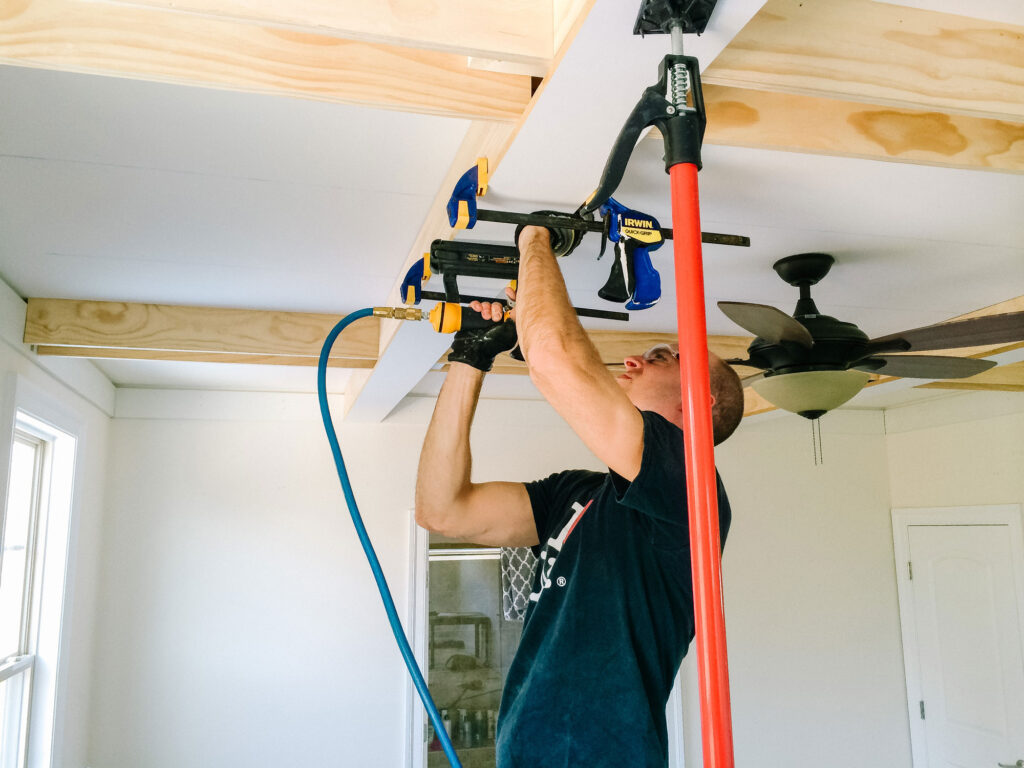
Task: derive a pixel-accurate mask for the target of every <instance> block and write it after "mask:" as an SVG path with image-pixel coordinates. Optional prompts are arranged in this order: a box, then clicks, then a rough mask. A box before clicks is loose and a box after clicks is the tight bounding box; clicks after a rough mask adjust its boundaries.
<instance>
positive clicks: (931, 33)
mask: <svg viewBox="0 0 1024 768" xmlns="http://www.w3.org/2000/svg"><path fill="white" fill-rule="evenodd" d="M702 79H703V81H704V82H705V83H708V84H715V85H728V86H733V87H740V88H753V89H758V90H769V91H781V92H787V93H796V94H804V95H809V96H823V97H827V98H834V99H842V100H847V101H854V102H865V103H869V104H880V105H890V106H895V107H899V108H906V109H924V110H934V111H938V112H942V113H949V114H962V115H972V116H975V117H984V118H990V119H995V120H1004V121H1007V122H1021V121H1024V27H1014V26H1009V25H1001V24H997V23H995V22H990V21H982V20H978V19H971V18H968V17H966V16H954V15H951V14H943V13H935V12H932V11H923V10H918V9H914V8H905V7H901V6H897V5H890V4H887V3H878V2H873V1H872V0H813V2H807V1H805V0H769V2H767V3H766V4H765V6H764V7H763V8H762V9H761V11H760V12H758V14H757V15H756V16H754V18H753V19H752V20H751V21H750V22H749V23H748V24H747V26H746V27H744V28H743V30H742V31H741V32H740V33H739V34H738V35H737V36H736V37H735V38H734V39H733V40H732V42H731V43H730V44H729V46H728V47H727V48H726V49H725V50H724V51H723V52H722V53H721V54H720V55H719V56H718V58H717V59H715V60H714V61H713V62H711V64H710V65H709V66H708V67H707V69H706V70H705V71H704V73H703V75H702Z"/></svg>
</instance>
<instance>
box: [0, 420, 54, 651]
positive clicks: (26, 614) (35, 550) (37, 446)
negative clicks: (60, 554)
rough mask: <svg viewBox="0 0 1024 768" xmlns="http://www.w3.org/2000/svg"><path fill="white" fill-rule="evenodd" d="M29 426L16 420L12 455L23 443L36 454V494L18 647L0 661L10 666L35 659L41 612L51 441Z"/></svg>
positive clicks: (2, 521)
mask: <svg viewBox="0 0 1024 768" xmlns="http://www.w3.org/2000/svg"><path fill="white" fill-rule="evenodd" d="M26 427H27V425H26V424H25V423H24V421H23V420H22V419H16V422H15V428H14V436H13V438H12V440H11V453H12V454H13V452H14V445H15V444H17V443H22V444H24V445H29V446H31V447H32V448H33V449H34V451H35V455H34V457H33V466H32V491H31V498H30V499H29V505H30V508H31V511H30V512H29V523H28V534H27V536H26V537H25V538H26V541H25V550H26V555H25V573H24V579H25V580H24V583H23V585H22V591H21V612H20V619H19V633H18V643H17V648H16V649H15V652H14V654H13V655H12V656H7V657H4V658H2V659H0V663H6V662H7V661H9V660H11V659H13V658H18V657H20V656H28V655H31V656H34V655H35V653H34V649H33V647H32V646H33V645H34V642H33V641H34V639H35V638H34V637H33V634H34V633H33V628H34V625H35V624H36V623H37V622H35V621H33V619H34V618H35V616H36V614H37V613H38V611H37V610H36V605H35V602H36V601H35V600H34V599H33V597H34V595H36V594H37V593H36V591H35V589H34V586H35V584H36V582H37V581H38V580H39V574H38V572H37V567H36V566H37V563H38V562H39V561H40V560H42V558H41V557H40V553H39V547H38V541H39V530H40V528H41V527H43V525H42V524H43V523H44V522H45V521H44V520H42V518H43V517H44V514H43V512H44V508H45V488H44V482H43V481H44V478H45V477H46V475H47V472H48V470H49V464H48V459H49V453H50V451H49V442H48V441H47V440H46V439H45V438H44V437H41V436H40V435H38V434H37V433H36V432H35V430H32V429H31V428H26ZM9 488H10V478H9V477H8V490H9ZM6 524H7V504H6V503H5V504H4V505H3V514H2V515H0V568H2V567H3V560H4V552H5V551H6V542H5V540H4V539H5V535H6V531H7V527H6Z"/></svg>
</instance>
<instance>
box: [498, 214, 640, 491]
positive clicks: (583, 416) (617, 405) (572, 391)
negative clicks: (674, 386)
mask: <svg viewBox="0 0 1024 768" xmlns="http://www.w3.org/2000/svg"><path fill="white" fill-rule="evenodd" d="M518 245H519V281H518V291H517V292H516V327H517V329H518V331H519V345H520V347H521V349H522V351H523V355H524V356H525V357H526V362H527V364H528V365H529V368H530V377H531V378H532V379H533V382H534V384H535V385H536V386H537V389H539V390H540V392H541V394H542V395H544V397H545V399H546V400H547V401H548V402H549V403H550V404H551V405H552V407H554V409H555V410H556V411H558V413H559V414H560V415H561V416H562V418H564V419H565V420H566V422H567V423H568V424H569V426H570V427H572V429H573V431H574V432H575V433H576V434H577V435H579V437H580V439H581V440H583V442H584V443H585V444H586V446H587V447H588V448H589V449H590V450H591V451H593V452H594V454H595V455H596V456H597V457H598V458H599V459H601V461H603V462H604V463H605V464H607V465H608V467H609V468H610V469H612V470H613V471H615V472H616V473H618V474H619V475H621V476H622V477H624V478H626V479H627V480H632V479H633V478H634V477H636V475H637V473H638V472H639V471H640V460H641V458H642V456H643V419H642V417H641V416H640V412H639V411H637V409H636V408H635V407H634V406H633V404H632V403H631V402H630V400H629V398H628V397H627V396H626V394H625V393H624V392H623V391H622V388H621V387H620V386H619V385H618V383H616V381H615V380H614V379H613V378H612V377H611V376H610V375H609V374H608V370H607V369H606V368H605V366H604V364H603V363H602V361H601V356H600V355H599V354H598V351H597V349H596V348H595V347H594V345H593V343H592V342H591V341H590V338H589V337H588V336H587V334H586V332H585V331H584V330H583V327H582V326H581V325H580V323H579V320H578V319H577V318H576V313H575V312H574V311H573V308H572V304H571V302H570V301H569V295H568V292H567V291H566V288H565V281H564V279H563V278H562V272H561V270H560V269H559V268H558V264H557V262H556V259H555V256H554V254H553V253H552V252H551V247H550V240H549V234H548V232H547V230H545V229H543V228H538V227H527V228H525V229H523V231H522V233H521V234H520V237H519V243H518Z"/></svg>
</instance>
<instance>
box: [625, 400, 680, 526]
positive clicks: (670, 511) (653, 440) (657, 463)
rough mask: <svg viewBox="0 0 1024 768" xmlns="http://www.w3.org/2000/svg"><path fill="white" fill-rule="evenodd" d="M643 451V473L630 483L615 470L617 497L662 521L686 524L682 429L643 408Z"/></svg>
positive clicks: (631, 506)
mask: <svg viewBox="0 0 1024 768" xmlns="http://www.w3.org/2000/svg"><path fill="white" fill-rule="evenodd" d="M640 415H641V416H642V417H643V420H644V450H643V456H642V458H641V459H640V472H639V473H638V474H637V476H636V477H635V478H634V479H633V482H629V481H628V480H626V479H625V478H624V477H622V476H621V475H617V474H615V473H614V472H612V483H613V484H614V486H615V493H616V497H617V500H618V502H619V503H620V504H622V505H623V506H626V507H629V508H631V509H635V510H637V511H638V512H642V513H644V514H646V515H650V516H651V517H654V518H656V519H659V520H664V521H666V522H672V523H682V524H684V525H685V524H686V471H685V466H684V459H683V431H682V430H681V429H679V427H677V426H675V425H674V424H671V423H669V421H668V420H667V419H665V418H664V417H663V416H660V415H658V414H656V413H653V412H651V411H641V412H640Z"/></svg>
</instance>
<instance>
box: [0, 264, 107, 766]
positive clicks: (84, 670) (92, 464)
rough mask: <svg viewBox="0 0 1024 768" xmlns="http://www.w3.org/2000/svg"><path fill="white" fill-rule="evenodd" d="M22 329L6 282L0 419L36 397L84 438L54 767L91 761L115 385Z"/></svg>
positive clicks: (2, 479) (21, 308)
mask: <svg viewBox="0 0 1024 768" xmlns="http://www.w3.org/2000/svg"><path fill="white" fill-rule="evenodd" d="M24 329H25V302H24V301H22V300H21V299H20V298H19V297H18V296H17V295H15V294H14V292H13V291H11V289H10V288H8V287H7V285H6V284H4V283H2V282H0V382H2V386H3V388H4V392H3V395H4V396H3V398H2V399H0V402H2V403H3V408H4V413H3V414H0V423H4V424H8V425H9V424H10V423H11V417H12V414H11V409H12V408H14V407H17V406H18V405H24V404H25V403H26V402H27V401H26V398H30V399H31V402H32V403H33V404H34V405H38V406H40V408H41V412H39V413H37V415H40V416H43V417H44V418H47V419H50V420H52V421H54V422H55V425H56V426H58V427H61V428H63V429H65V430H67V429H69V428H72V427H73V429H72V431H74V432H75V433H76V436H77V437H78V456H77V466H76V469H75V486H74V495H73V499H72V511H71V522H70V526H71V531H70V545H69V553H68V563H67V590H66V596H65V603H64V609H63V617H62V618H63V621H62V642H61V649H60V658H59V666H58V669H57V696H58V703H57V711H56V713H55V723H54V727H55V731H56V737H55V741H56V744H55V749H54V765H56V766H75V767H78V766H84V765H85V764H86V752H87V749H88V738H89V733H88V722H89V704H90V698H91V686H92V682H93V681H92V664H91V659H92V653H93V631H94V624H95V601H96V588H97V572H98V569H99V547H100V540H101V535H102V521H103V514H102V513H103V493H104V487H103V480H104V477H105V466H106V458H107V437H108V427H109V422H110V418H109V415H108V414H112V413H113V405H114V388H113V386H111V384H110V382H109V381H107V379H106V378H105V377H103V375H102V374H100V373H99V371H98V370H97V369H96V368H95V366H93V365H92V364H91V363H88V362H85V361H82V360H64V359H57V358H54V359H46V358H38V357H36V355H35V354H33V353H32V352H31V350H30V349H29V347H27V346H26V345H24V344H22V343H21V338H22V336H23V333H24ZM15 391H17V393H18V394H17V395H16V394H15ZM9 442H10V436H4V437H3V440H2V441H0V444H2V446H3V447H2V449H0V466H2V471H0V499H6V498H7V473H8V460H9V458H8V457H9Z"/></svg>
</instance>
